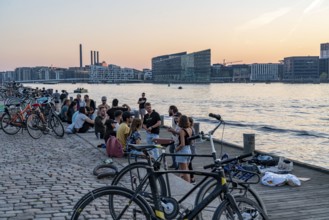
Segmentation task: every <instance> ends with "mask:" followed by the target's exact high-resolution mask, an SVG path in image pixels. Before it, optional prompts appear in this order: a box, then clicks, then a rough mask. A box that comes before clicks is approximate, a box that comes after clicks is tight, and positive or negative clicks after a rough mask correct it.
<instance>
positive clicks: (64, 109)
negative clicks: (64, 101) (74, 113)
mask: <svg viewBox="0 0 329 220" xmlns="http://www.w3.org/2000/svg"><path fill="white" fill-rule="evenodd" d="M68 110H69V107H68V106H67V105H64V106H63V107H62V109H61V113H60V114H59V115H60V118H61V119H63V120H65V121H66V120H67V114H66V115H65V113H67V111H68Z"/></svg>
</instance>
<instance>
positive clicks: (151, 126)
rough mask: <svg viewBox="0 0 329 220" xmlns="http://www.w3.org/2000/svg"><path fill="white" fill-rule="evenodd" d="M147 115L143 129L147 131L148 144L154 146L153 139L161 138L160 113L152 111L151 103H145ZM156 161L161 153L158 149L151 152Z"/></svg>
mask: <svg viewBox="0 0 329 220" xmlns="http://www.w3.org/2000/svg"><path fill="white" fill-rule="evenodd" d="M145 110H146V112H147V113H146V114H145V116H144V121H143V128H144V129H145V130H146V141H147V143H148V144H154V143H153V139H154V138H159V133H160V126H161V118H160V115H159V113H157V112H156V111H155V110H152V106H151V103H149V102H146V103H145ZM151 154H152V156H153V157H154V159H157V158H158V157H159V151H158V149H157V148H155V149H153V150H152V151H151Z"/></svg>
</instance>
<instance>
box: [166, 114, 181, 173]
mask: <svg viewBox="0 0 329 220" xmlns="http://www.w3.org/2000/svg"><path fill="white" fill-rule="evenodd" d="M181 116H182V114H181V113H180V112H176V113H175V115H174V116H173V119H174V120H173V121H174V123H175V125H174V127H170V128H168V131H169V132H170V133H171V134H172V135H171V139H172V140H174V143H173V144H171V145H170V146H169V152H170V153H171V154H173V153H175V148H176V147H177V146H178V144H179V132H180V130H181V128H180V127H179V125H178V123H179V118H180V117H181ZM171 157H172V165H170V166H169V168H175V169H176V170H177V169H178V164H177V162H176V156H171Z"/></svg>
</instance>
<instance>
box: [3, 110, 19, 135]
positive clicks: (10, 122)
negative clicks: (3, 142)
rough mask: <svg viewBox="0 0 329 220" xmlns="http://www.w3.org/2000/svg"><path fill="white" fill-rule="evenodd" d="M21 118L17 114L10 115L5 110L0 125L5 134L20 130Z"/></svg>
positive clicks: (15, 132) (12, 133)
mask: <svg viewBox="0 0 329 220" xmlns="http://www.w3.org/2000/svg"><path fill="white" fill-rule="evenodd" d="M21 125H22V120H21V118H20V116H19V115H18V114H15V115H13V117H11V116H10V115H9V114H8V113H7V112H6V113H4V114H3V115H2V119H1V127H2V130H3V131H4V132H5V133H6V134H10V135H14V134H17V133H18V132H19V130H21Z"/></svg>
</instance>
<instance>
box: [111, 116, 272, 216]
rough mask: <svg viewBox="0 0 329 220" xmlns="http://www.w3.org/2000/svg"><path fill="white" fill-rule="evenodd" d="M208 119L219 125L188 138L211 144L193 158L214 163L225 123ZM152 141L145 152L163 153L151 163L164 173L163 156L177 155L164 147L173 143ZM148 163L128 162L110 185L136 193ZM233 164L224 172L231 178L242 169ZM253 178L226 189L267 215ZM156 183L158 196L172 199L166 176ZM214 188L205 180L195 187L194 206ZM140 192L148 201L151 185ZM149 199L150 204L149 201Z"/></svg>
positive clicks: (234, 183) (230, 185) (205, 210)
mask: <svg viewBox="0 0 329 220" xmlns="http://www.w3.org/2000/svg"><path fill="white" fill-rule="evenodd" d="M210 117H213V118H216V119H217V120H218V121H219V122H218V124H217V125H216V127H215V128H214V129H213V130H211V131H209V132H208V134H203V132H201V134H200V135H196V136H194V137H191V138H189V139H190V140H194V139H199V138H201V139H202V140H203V139H208V140H209V141H210V146H211V149H212V153H211V154H205V155H201V154H197V155H194V156H195V157H208V158H209V157H210V158H213V160H214V161H215V160H216V159H217V153H216V150H215V147H214V143H213V134H214V133H215V131H216V130H217V129H218V128H219V127H220V126H221V124H222V123H224V121H223V120H222V118H221V116H220V115H216V114H210ZM154 142H155V143H157V144H156V145H151V146H149V148H148V149H152V148H160V149H161V150H162V154H161V155H160V157H159V158H158V159H157V160H156V161H152V166H153V168H154V169H155V170H159V169H160V168H161V165H162V168H163V169H164V170H167V161H166V157H167V156H172V155H176V154H169V153H166V152H165V151H166V147H167V146H168V145H170V144H171V143H172V140H171V139H154ZM141 150H143V151H144V154H147V151H146V150H145V149H143V148H141V149H139V151H141ZM129 158H130V157H129ZM150 162H151V161H146V162H145V161H137V162H136V161H135V162H134V163H129V165H127V166H125V167H124V168H123V169H122V170H120V172H119V173H118V174H117V175H116V176H115V178H114V179H113V181H112V185H119V186H124V187H126V188H128V189H131V190H133V191H134V190H136V189H137V187H138V186H139V185H140V183H141V181H142V180H143V178H144V177H145V175H146V174H147V167H148V166H149V163H150ZM232 162H234V163H235V164H234V166H233V165H232V166H231V170H227V171H226V174H227V175H231V173H232V172H234V173H235V174H236V173H237V172H238V169H240V168H241V166H240V168H239V167H238V165H239V164H240V163H241V162H242V161H239V160H235V161H232ZM233 169H235V170H233ZM252 177H253V175H250V176H249V179H245V180H244V181H241V180H238V181H237V178H235V180H234V181H230V182H229V183H230V184H229V189H230V191H231V193H232V194H237V195H241V196H244V197H248V198H250V199H252V200H254V201H255V202H256V203H257V204H258V205H259V206H260V207H261V208H262V209H263V210H264V211H265V212H266V207H265V205H264V203H263V201H262V199H261V198H260V196H259V195H258V193H257V192H256V191H255V190H254V189H253V188H252V187H251V186H250V184H251V183H255V181H253V182H251V181H250V180H252V179H251V178H252ZM248 180H249V181H248ZM156 183H157V186H158V188H159V192H160V195H161V196H169V197H170V196H171V190H170V186H169V177H168V175H167V174H166V175H164V176H159V177H158V178H157V179H156ZM215 185H216V180H214V179H209V178H207V177H204V178H203V179H202V180H201V181H200V182H199V183H198V184H197V185H196V188H200V190H199V191H198V193H197V195H196V197H195V205H198V204H199V203H200V202H201V201H202V200H203V199H204V198H205V196H206V195H208V194H209V193H211V192H212V191H213V190H214V186H215ZM141 193H142V194H141V195H142V196H144V197H145V198H151V197H152V194H151V190H150V184H145V185H144V188H143V190H142V192H141ZM148 200H149V201H150V200H152V199H148ZM183 200H184V198H182V199H180V200H179V201H178V202H179V204H180V203H181V202H182V201H183ZM221 200H222V198H221V197H219V198H218V199H217V203H215V202H213V203H212V204H209V206H208V207H207V208H206V209H204V210H203V211H202V212H200V213H199V215H198V219H207V218H203V216H209V214H207V213H208V212H213V211H214V209H215V208H216V207H217V206H218V204H219V203H220V202H221Z"/></svg>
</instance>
